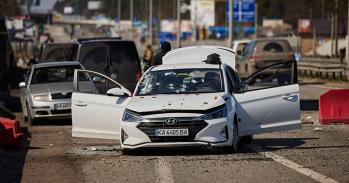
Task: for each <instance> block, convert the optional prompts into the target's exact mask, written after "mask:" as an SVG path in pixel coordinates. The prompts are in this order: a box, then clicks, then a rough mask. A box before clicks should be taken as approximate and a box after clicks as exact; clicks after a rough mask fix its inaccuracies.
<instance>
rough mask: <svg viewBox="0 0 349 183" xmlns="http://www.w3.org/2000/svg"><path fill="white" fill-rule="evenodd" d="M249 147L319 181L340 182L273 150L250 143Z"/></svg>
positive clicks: (324, 182) (325, 182)
mask: <svg viewBox="0 0 349 183" xmlns="http://www.w3.org/2000/svg"><path fill="white" fill-rule="evenodd" d="M246 147H247V148H249V149H251V150H253V151H256V152H258V153H260V154H262V155H264V156H265V157H267V158H270V159H272V160H274V161H276V162H278V163H281V164H282V165H284V166H286V167H288V168H291V169H293V170H295V171H297V172H298V173H301V174H303V175H305V176H308V177H310V178H312V179H314V180H315V181H317V182H321V183H338V182H337V181H335V180H333V179H331V178H329V177H327V176H325V175H322V174H320V173H317V172H315V171H314V170H311V169H309V168H305V167H304V166H302V165H300V164H297V163H295V162H293V161H291V160H288V159H286V158H284V157H282V156H280V155H277V154H275V153H272V152H268V151H267V150H264V149H263V148H261V147H259V146H255V145H249V146H246Z"/></svg>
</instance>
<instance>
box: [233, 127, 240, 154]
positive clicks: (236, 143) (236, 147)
mask: <svg viewBox="0 0 349 183" xmlns="http://www.w3.org/2000/svg"><path fill="white" fill-rule="evenodd" d="M239 141H240V138H239V129H238V125H237V124H236V123H234V126H233V142H232V150H233V152H237V151H238V150H239Z"/></svg>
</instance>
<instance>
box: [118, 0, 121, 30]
mask: <svg viewBox="0 0 349 183" xmlns="http://www.w3.org/2000/svg"><path fill="white" fill-rule="evenodd" d="M118 31H119V36H120V37H121V0H118Z"/></svg>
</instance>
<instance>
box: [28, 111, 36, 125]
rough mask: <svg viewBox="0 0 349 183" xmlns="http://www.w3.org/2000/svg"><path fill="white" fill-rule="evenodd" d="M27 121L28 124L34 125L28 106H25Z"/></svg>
mask: <svg viewBox="0 0 349 183" xmlns="http://www.w3.org/2000/svg"><path fill="white" fill-rule="evenodd" d="M27 122H28V124H29V126H32V125H34V119H33V117H32V115H31V113H30V109H29V106H27Z"/></svg>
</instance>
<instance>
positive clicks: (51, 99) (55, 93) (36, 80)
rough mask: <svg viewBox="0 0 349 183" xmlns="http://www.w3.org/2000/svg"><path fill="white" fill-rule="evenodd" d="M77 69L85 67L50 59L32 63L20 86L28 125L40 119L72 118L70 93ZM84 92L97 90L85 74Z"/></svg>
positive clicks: (75, 63) (23, 109) (76, 63)
mask: <svg viewBox="0 0 349 183" xmlns="http://www.w3.org/2000/svg"><path fill="white" fill-rule="evenodd" d="M74 69H83V67H82V66H81V64H80V63H78V62H49V63H41V64H36V65H33V66H32V67H31V68H30V70H29V71H28V73H27V76H26V79H25V81H24V82H21V83H20V84H19V86H20V88H21V93H20V98H21V104H22V111H23V114H24V117H25V118H26V119H27V121H28V123H29V124H33V122H34V121H35V120H36V119H39V118H50V119H52V118H56V119H64V118H70V117H71V95H72V92H73V77H74ZM82 77H83V78H82V79H83V80H84V82H83V84H84V86H85V88H84V89H85V91H88V92H91V93H93V92H94V88H95V87H94V85H93V84H92V83H90V82H89V81H88V79H87V75H85V76H82Z"/></svg>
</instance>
